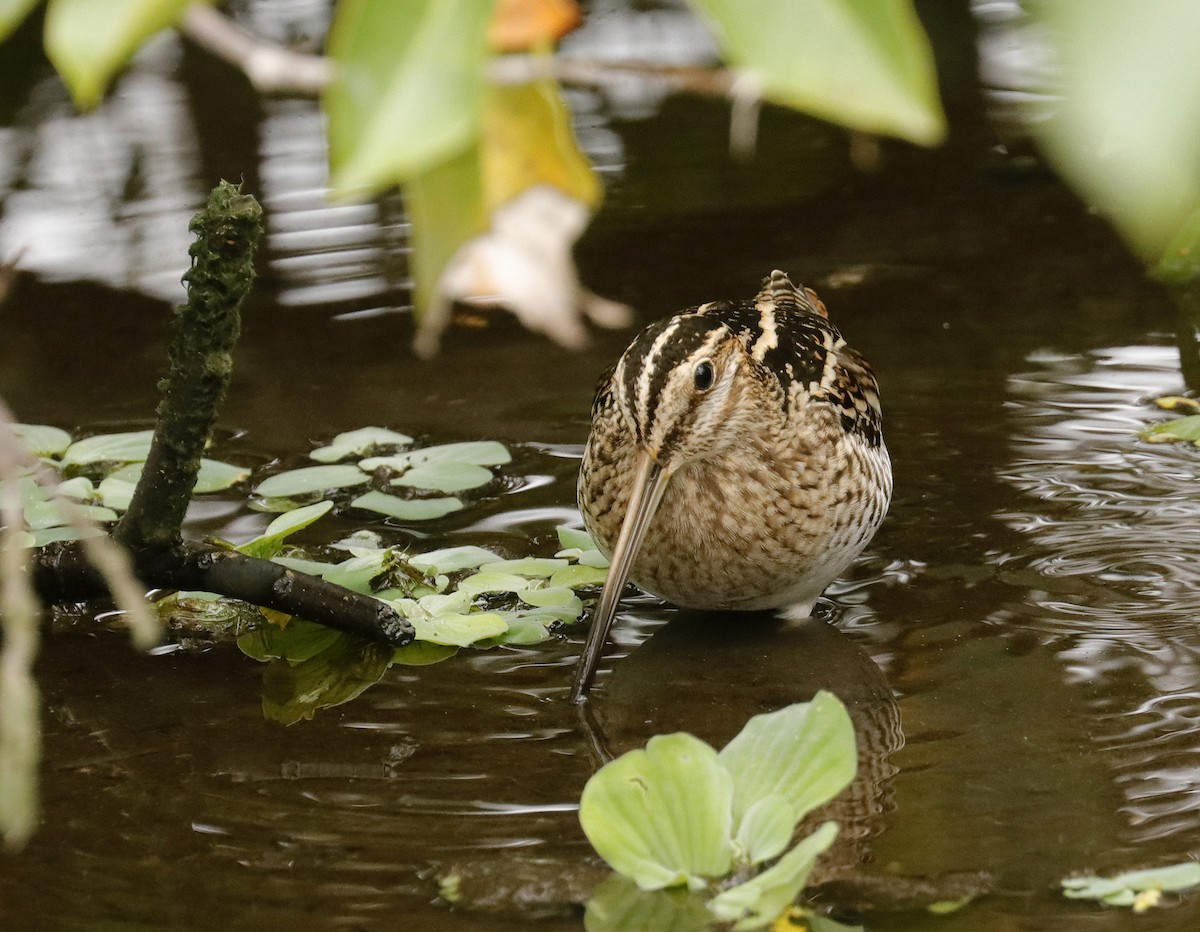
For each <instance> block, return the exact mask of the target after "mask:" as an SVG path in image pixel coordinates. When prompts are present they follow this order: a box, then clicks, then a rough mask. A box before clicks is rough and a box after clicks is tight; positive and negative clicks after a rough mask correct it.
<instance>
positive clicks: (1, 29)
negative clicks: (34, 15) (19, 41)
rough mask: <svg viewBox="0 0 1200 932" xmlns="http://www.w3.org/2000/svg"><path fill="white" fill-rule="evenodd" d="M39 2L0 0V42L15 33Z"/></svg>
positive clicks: (31, 0) (34, 0)
mask: <svg viewBox="0 0 1200 932" xmlns="http://www.w3.org/2000/svg"><path fill="white" fill-rule="evenodd" d="M38 3H39V0H0V42H3V41H4V40H5V39H7V38H8V37H9V36H10V35H12V34H13V33H14V32H16V29H17V27H18V26H20V25H21V23H23V22H24V21H25V17H27V16H28V15H29V14H30V13H31V12H32V11H33V8H34V7H35V6H37V5H38Z"/></svg>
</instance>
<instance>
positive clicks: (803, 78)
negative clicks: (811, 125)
mask: <svg viewBox="0 0 1200 932" xmlns="http://www.w3.org/2000/svg"><path fill="white" fill-rule="evenodd" d="M691 3H692V5H693V6H694V7H696V8H697V9H698V10H700V11H701V12H702V13H703V14H704V15H705V17H706V18H707V19H708V21H709V23H710V24H711V25H712V27H713V31H714V33H715V34H716V37H717V41H718V43H719V44H720V46H721V49H722V52H723V54H724V57H725V58H726V60H727V61H728V62H729V63H730V64H731V65H733V66H734V67H735V68H737V69H739V70H740V71H742V72H744V73H745V74H746V75H747V76H748V77H749V79H750V80H751V81H753V82H754V83H756V84H757V85H758V86H759V87H761V89H762V93H763V96H764V97H765V98H766V99H767V100H771V101H774V102H775V103H779V104H783V105H785V106H788V107H795V108H797V109H800V110H804V111H806V112H808V113H812V114H813V115H815V116H818V117H821V118H822V119H825V120H830V121H832V122H834V123H841V124H843V125H845V126H849V127H851V128H853V129H859V130H863V131H866V132H870V133H886V134H888V135H891V136H899V137H901V138H903V139H908V140H910V141H912V142H916V143H920V144H921V145H936V144H937V143H939V142H941V141H942V139H943V137H944V136H945V134H946V118H945V116H944V115H943V114H942V108H941V104H940V102H939V99H938V89H937V75H936V73H935V71H934V62H933V52H932V51H931V49H930V47H929V40H928V38H927V37H926V35H925V31H924V30H923V29H922V28H921V23H920V21H919V20H918V19H917V14H916V12H915V11H914V10H913V6H912V2H911V0H691Z"/></svg>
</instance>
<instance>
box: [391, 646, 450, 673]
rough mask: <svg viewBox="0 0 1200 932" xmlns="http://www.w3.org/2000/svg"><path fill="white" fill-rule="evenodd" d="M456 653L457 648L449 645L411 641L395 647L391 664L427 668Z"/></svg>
mask: <svg viewBox="0 0 1200 932" xmlns="http://www.w3.org/2000/svg"><path fill="white" fill-rule="evenodd" d="M457 653H458V648H457V647H454V646H452V645H449V644H432V643H430V642H428V641H413V642H412V643H411V644H406V645H405V646H404V647H397V648H396V652H395V653H394V654H393V655H392V662H393V663H399V664H402V665H404V666H406V667H428V666H431V665H432V664H435V663H441V662H442V661H443V660H449V659H450V658H451V657H453V656H454V655H455V654H457Z"/></svg>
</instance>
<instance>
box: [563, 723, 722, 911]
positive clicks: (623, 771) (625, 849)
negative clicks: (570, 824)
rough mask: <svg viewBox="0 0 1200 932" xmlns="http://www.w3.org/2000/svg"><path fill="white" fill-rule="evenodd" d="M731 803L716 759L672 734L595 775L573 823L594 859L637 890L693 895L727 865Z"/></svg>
mask: <svg viewBox="0 0 1200 932" xmlns="http://www.w3.org/2000/svg"><path fill="white" fill-rule="evenodd" d="M732 798H733V782H732V780H731V779H730V776H729V773H728V771H726V770H725V768H724V767H722V766H721V764H720V761H719V760H718V758H717V753H716V751H714V750H713V749H712V748H711V747H709V746H708V745H707V744H705V743H704V742H703V741H701V740H700V739H698V738H695V737H693V736H692V735H689V734H686V733H683V732H679V733H677V734H673V735H660V736H657V737H654V738H651V739H650V741H649V743H648V744H647V745H646V748H645V750H635V751H630V752H628V753H627V754H623V755H622V756H620V757H618V758H617V759H616V760H614V761H611V762H610V763H608V764H606V765H605V766H603V767H602V768H600V770H599V771H598V772H597V773H596V774H595V775H594V776H593V777H592V778H591V779H590V780H588V782H587V785H586V786H585V787H584V789H583V795H582V797H581V798H580V800H579V821H580V824H581V825H582V826H583V831H584V834H586V835H587V837H588V840H589V841H590V842H591V843H592V847H594V848H595V849H596V852H597V853H598V854H599V855H600V857H602V858H604V860H605V861H607V862H608V864H609V866H610V867H612V868H613V870H615V871H617V872H618V873H621V874H624V875H625V876H627V877H630V878H632V879H633V880H634V882H636V883H637V885H638V886H639V887H641V888H642V889H643V890H654V889H658V888H660V887H670V886H677V885H680V884H687V885H688V886H689V887H691V888H693V889H698V888H700V887H703V886H704V885H705V883H706V878H710V877H723V876H724V875H725V874H726V873H728V872H729V869H730V866H731V865H732V858H733V849H732V845H731V844H730V840H729V839H730V828H731V825H730V812H731V805H732Z"/></svg>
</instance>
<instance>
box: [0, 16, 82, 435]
mask: <svg viewBox="0 0 1200 932" xmlns="http://www.w3.org/2000/svg"><path fill="white" fill-rule="evenodd" d="M3 5H4V3H3V0H0V8H2V7H3ZM3 35H4V10H3V9H0V41H2V40H3ZM12 431H13V434H15V435H16V438H17V440H19V441H20V443H21V446H23V447H24V448H25V449H26V450H28V451H29V452H30V453H32V454H33V455H34V456H62V454H63V453H64V452H66V449H67V447H69V446H70V445H71V435H70V434H68V433H67V432H66V431H65V430H63V429H62V428H61V427H50V426H48V425H46V424H13V425H12Z"/></svg>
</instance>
